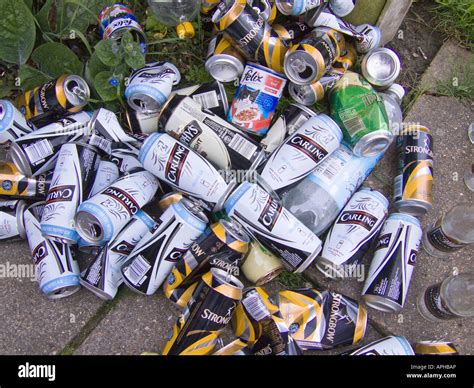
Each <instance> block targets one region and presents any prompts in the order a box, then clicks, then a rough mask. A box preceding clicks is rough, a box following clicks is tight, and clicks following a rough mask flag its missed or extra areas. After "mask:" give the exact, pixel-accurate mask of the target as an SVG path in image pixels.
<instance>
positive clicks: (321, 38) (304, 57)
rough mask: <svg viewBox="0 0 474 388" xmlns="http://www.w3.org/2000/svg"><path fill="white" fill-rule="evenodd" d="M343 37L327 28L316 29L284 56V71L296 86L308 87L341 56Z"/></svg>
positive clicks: (343, 43)
mask: <svg viewBox="0 0 474 388" xmlns="http://www.w3.org/2000/svg"><path fill="white" fill-rule="evenodd" d="M344 45H345V40H344V36H343V35H342V34H341V33H340V32H339V31H336V30H334V29H331V28H328V27H316V28H315V29H314V30H313V31H311V33H310V34H308V35H307V36H306V37H305V38H304V39H303V40H302V41H301V42H300V43H299V44H296V45H294V46H293V47H291V48H290V49H289V50H288V52H287V53H286V55H285V61H284V65H283V67H284V71H285V75H286V76H287V77H288V79H289V80H290V81H291V82H293V83H295V84H297V85H310V84H312V83H314V82H316V81H318V80H319V79H321V77H322V76H323V75H324V73H326V71H327V70H329V68H330V67H331V66H332V65H333V64H334V63H335V62H336V59H337V58H338V57H339V56H340V55H341V53H342V51H343V49H344Z"/></svg>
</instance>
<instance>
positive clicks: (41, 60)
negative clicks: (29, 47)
mask: <svg viewBox="0 0 474 388" xmlns="http://www.w3.org/2000/svg"><path fill="white" fill-rule="evenodd" d="M31 59H33V61H35V62H36V64H37V65H38V68H39V69H40V70H41V71H42V72H43V73H45V74H47V75H49V76H51V77H53V78H56V77H59V76H60V75H62V74H78V75H81V74H82V67H83V66H82V62H81V61H80V60H79V58H78V57H77V56H76V54H74V53H73V52H72V51H71V49H69V47H67V46H65V45H64V44H62V43H58V42H49V43H45V44H43V45H41V46H39V47H38V48H37V49H36V50H35V51H33V54H32V55H31Z"/></svg>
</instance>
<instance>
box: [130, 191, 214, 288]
mask: <svg viewBox="0 0 474 388" xmlns="http://www.w3.org/2000/svg"><path fill="white" fill-rule="evenodd" d="M208 222H209V220H208V218H207V217H206V216H205V215H204V213H203V212H202V210H201V208H199V207H198V206H196V204H195V203H194V202H193V201H191V200H188V199H186V198H183V199H182V200H181V201H179V202H177V203H174V204H173V205H171V206H170V207H168V208H167V209H166V210H165V211H164V213H163V214H162V215H161V216H160V218H159V219H158V220H157V222H156V225H155V227H154V228H153V229H152V230H151V231H150V232H148V233H147V234H146V235H145V236H144V237H143V238H142V239H141V241H140V242H139V243H138V245H137V246H136V247H135V249H134V250H133V251H132V253H130V256H129V259H128V260H127V262H126V263H125V264H124V266H123V267H122V276H123V280H124V282H125V284H126V285H127V286H128V287H129V288H131V289H132V290H133V291H136V292H138V293H140V294H144V295H153V294H154V293H155V292H156V291H157V290H158V288H159V287H160V286H161V284H162V283H163V281H164V280H165V279H166V278H167V277H168V275H169V274H170V272H171V270H172V269H173V267H174V265H175V264H176V263H177V262H178V261H179V260H181V258H182V257H183V254H184V252H186V251H187V250H188V248H189V247H190V246H191V245H192V243H193V242H194V241H196V240H197V239H198V237H199V236H201V234H202V233H203V232H204V231H205V230H206V227H207V224H208Z"/></svg>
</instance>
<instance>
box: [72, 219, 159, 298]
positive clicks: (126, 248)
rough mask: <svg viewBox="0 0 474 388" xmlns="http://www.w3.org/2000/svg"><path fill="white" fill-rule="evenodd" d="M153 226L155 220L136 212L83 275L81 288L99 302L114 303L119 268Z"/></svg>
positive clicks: (120, 277) (119, 277) (119, 279)
mask: <svg viewBox="0 0 474 388" xmlns="http://www.w3.org/2000/svg"><path fill="white" fill-rule="evenodd" d="M154 226H155V220H154V219H153V218H152V217H150V216H149V215H148V214H146V213H145V212H144V211H142V210H139V211H138V212H137V213H136V214H135V215H134V216H133V218H132V219H131V220H130V221H129V222H128V224H127V225H125V227H124V228H123V229H122V230H121V231H120V233H119V234H118V235H117V236H116V237H115V238H114V239H113V241H111V242H109V243H108V244H107V245H105V247H104V248H102V250H101V251H100V252H99V253H98V255H97V256H96V257H95V259H94V260H92V261H91V263H90V264H89V265H88V267H87V268H86V269H85V270H84V271H83V272H82V274H81V284H82V285H83V286H84V287H85V288H87V289H88V290H90V291H92V292H93V293H94V294H96V295H97V296H98V297H99V298H101V299H104V300H110V299H113V298H114V297H115V295H116V294H117V291H118V288H119V287H120V285H121V284H122V283H123V278H122V271H121V269H122V265H123V264H125V261H126V260H127V258H128V256H129V255H130V253H131V252H132V250H133V248H135V246H136V245H137V244H138V243H139V242H140V240H141V239H142V238H143V236H145V234H146V233H147V232H149V231H150V230H152V229H153V227H154Z"/></svg>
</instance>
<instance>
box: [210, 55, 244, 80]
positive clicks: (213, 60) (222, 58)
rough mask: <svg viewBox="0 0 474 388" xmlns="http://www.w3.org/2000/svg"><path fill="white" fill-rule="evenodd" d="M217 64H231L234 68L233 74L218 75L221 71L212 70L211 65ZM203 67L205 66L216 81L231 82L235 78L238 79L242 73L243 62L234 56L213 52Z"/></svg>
mask: <svg viewBox="0 0 474 388" xmlns="http://www.w3.org/2000/svg"><path fill="white" fill-rule="evenodd" d="M218 65H221V66H222V65H227V66H228V67H229V68H230V65H232V66H233V68H234V69H235V72H234V74H235V75H233V76H232V75H230V76H229V77H224V76H222V77H221V76H220V75H221V74H223V72H222V71H218V72H216V71H213V68H212V67H213V66H218ZM204 67H205V68H206V70H207V72H208V73H209V74H210V75H211V77H212V78H214V79H215V80H216V81H218V82H232V81H234V80H236V79H239V77H240V76H241V75H242V73H243V72H244V64H243V63H242V62H241V61H239V60H238V59H237V58H236V57H234V56H232V55H229V54H215V55H213V56H212V57H210V58H209V59H208V60H207V61H206V63H205V65H204Z"/></svg>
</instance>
